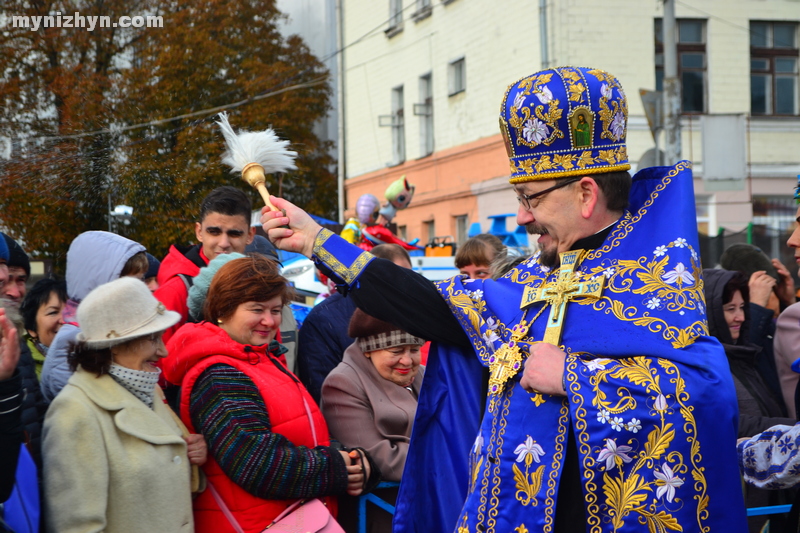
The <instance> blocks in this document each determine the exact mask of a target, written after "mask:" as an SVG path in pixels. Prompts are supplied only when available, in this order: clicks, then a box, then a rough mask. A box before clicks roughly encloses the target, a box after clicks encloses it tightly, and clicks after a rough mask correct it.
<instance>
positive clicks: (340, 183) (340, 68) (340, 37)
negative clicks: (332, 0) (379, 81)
mask: <svg viewBox="0 0 800 533" xmlns="http://www.w3.org/2000/svg"><path fill="white" fill-rule="evenodd" d="M342 1H343V0H336V34H337V35H336V47H337V48H338V54H337V55H336V70H337V74H338V75H337V81H336V89H337V91H336V92H337V95H336V105H337V106H338V107H339V110H338V113H337V114H336V116H337V118H338V121H337V122H338V132H337V135H338V137H339V138H338V139H337V142H336V151H337V157H338V159H339V161H337V165H336V168H337V174H338V175H337V178H336V188H337V193H338V195H339V206H338V207H339V224H344V178H345V176H346V169H345V167H346V165H345V150H344V16H343V6H342Z"/></svg>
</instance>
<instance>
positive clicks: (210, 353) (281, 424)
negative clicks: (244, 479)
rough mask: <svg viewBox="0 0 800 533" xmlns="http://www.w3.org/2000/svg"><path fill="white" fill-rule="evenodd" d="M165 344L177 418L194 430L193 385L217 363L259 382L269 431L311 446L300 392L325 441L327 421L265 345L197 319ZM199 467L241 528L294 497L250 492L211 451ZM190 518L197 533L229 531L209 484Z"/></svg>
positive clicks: (262, 521) (259, 525) (259, 526)
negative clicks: (176, 388)
mask: <svg viewBox="0 0 800 533" xmlns="http://www.w3.org/2000/svg"><path fill="white" fill-rule="evenodd" d="M167 350H168V352H169V355H168V356H167V357H166V358H165V359H164V360H163V365H162V369H163V372H164V376H165V377H166V378H167V379H168V380H169V381H170V382H172V383H176V384H180V385H181V403H180V410H181V419H182V420H183V422H184V424H186V427H187V428H189V431H191V432H193V433H196V431H195V430H194V427H193V426H192V421H191V417H190V415H189V398H190V395H191V392H192V387H193V386H194V383H195V381H196V380H197V378H198V377H199V376H200V374H202V372H203V371H204V370H205V369H206V368H208V367H210V366H211V365H215V364H218V363H222V364H226V365H230V366H232V367H234V368H236V369H238V370H239V371H241V372H243V373H244V374H245V375H247V377H249V378H250V379H251V380H252V381H253V383H254V384H255V385H256V387H258V390H259V392H260V393H261V397H262V398H263V400H264V404H265V405H266V406H267V413H268V414H269V420H270V424H271V425H272V431H273V432H275V433H280V434H281V435H283V436H284V437H286V438H287V439H289V440H290V441H291V442H292V443H293V444H295V445H298V446H308V447H310V448H313V447H314V445H315V442H314V435H313V433H312V428H311V425H310V424H309V420H308V415H307V412H306V408H305V406H304V404H303V398H305V400H306V402H307V405H308V406H309V408H310V410H311V416H312V419H313V421H314V430H315V431H316V437H317V442H316V444H317V445H324V446H328V445H329V444H330V440H329V433H328V426H327V424H326V423H325V419H324V418H323V417H322V414H321V413H320V411H319V408H318V407H317V404H316V403H315V402H314V400H313V398H312V397H311V395H309V394H308V391H306V389H305V387H303V385H302V384H301V383H300V382H299V380H297V378H295V377H294V375H293V374H291V372H289V371H288V370H287V369H286V368H285V367H282V369H281V368H278V366H276V363H275V362H274V361H272V360H270V358H271V357H273V356H271V355H269V354H267V353H266V346H246V345H243V344H239V343H238V342H236V341H234V340H232V339H231V338H230V337H229V336H228V334H227V333H226V332H225V331H224V330H222V329H221V328H219V327H217V326H215V325H213V324H210V323H208V322H202V323H200V324H186V325H185V326H183V327H182V328H181V329H180V330H178V332H177V333H176V334H175V335H174V336H173V337H172V338H171V339H170V341H169V343H168V345H167ZM278 364H281V363H278ZM203 471H204V472H205V474H206V476H207V478H208V481H209V483H212V484H213V485H214V488H215V489H216V490H217V492H218V493H219V494H220V496H221V497H222V499H223V501H224V502H225V504H226V505H227V506H228V509H230V511H231V513H232V514H233V516H234V517H235V518H236V521H237V522H239V525H240V526H241V527H242V529H243V530H244V531H245V533H249V532H260V531H261V530H263V529H264V528H265V527H266V526H267V524H269V523H270V522H271V521H272V520H273V519H274V518H275V517H276V516H277V515H279V514H280V513H281V512H282V511H283V510H284V509H286V507H287V506H289V505H291V504H292V503H294V502H295V501H296V500H265V499H262V498H258V497H256V496H253V495H252V494H250V493H249V492H247V491H246V490H244V489H243V488H241V487H240V486H238V485H237V484H236V483H234V482H233V481H232V480H231V479H230V478H229V477H228V476H227V475H225V473H224V472H223V470H222V469H221V468H220V466H219V464H217V462H216V461H215V460H214V459H213V458H212V457H211V454H210V453H209V457H208V462H206V464H205V465H204V466H203ZM323 501H325V502H326V503H327V504H328V507H329V509H330V510H331V512H332V513H333V514H334V515H335V514H336V513H335V511H336V498H334V497H328V498H323ZM194 520H195V531H196V532H197V533H227V532H233V531H234V528H233V527H232V526H231V525H230V522H229V521H228V519H227V518H226V517H225V515H224V514H223V513H222V511H221V510H220V507H219V505H217V503H216V501H215V500H214V497H213V496H212V495H211V491H210V490H205V491H204V492H203V493H201V494H200V495H199V496H198V497H197V498H195V500H194Z"/></svg>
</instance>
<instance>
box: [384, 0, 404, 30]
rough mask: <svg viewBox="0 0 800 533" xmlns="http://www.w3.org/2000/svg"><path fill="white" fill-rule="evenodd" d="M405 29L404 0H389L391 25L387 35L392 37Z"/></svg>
mask: <svg viewBox="0 0 800 533" xmlns="http://www.w3.org/2000/svg"><path fill="white" fill-rule="evenodd" d="M401 31H403V0H389V27H388V28H387V29H386V32H385V33H386V36H387V37H392V36H393V35H397V34H398V33H400V32H401Z"/></svg>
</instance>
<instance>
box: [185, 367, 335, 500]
mask: <svg viewBox="0 0 800 533" xmlns="http://www.w3.org/2000/svg"><path fill="white" fill-rule="evenodd" d="M189 413H190V415H191V417H192V423H193V424H194V427H195V429H196V430H198V431H199V432H200V433H202V434H203V435H204V436H205V438H206V442H207V444H208V449H209V451H210V453H211V455H212V456H213V457H214V459H215V460H216V461H217V463H218V464H219V466H220V467H221V468H222V470H223V471H224V472H225V473H226V474H227V476H228V477H230V478H231V479H232V480H233V481H234V482H235V483H236V484H237V485H239V486H240V487H242V488H244V489H245V490H246V491H248V492H249V493H250V494H253V495H255V496H258V497H259V498H264V499H288V498H310V497H318V496H327V495H333V494H343V493H344V492H345V491H346V490H347V467H346V466H345V463H344V460H343V459H342V457H341V454H340V453H339V452H338V451H337V450H335V449H333V448H331V447H327V446H317V447H316V448H313V449H311V448H307V447H305V446H295V445H294V444H293V443H292V442H290V441H289V440H288V439H286V437H284V436H283V435H279V434H277V433H273V432H272V431H271V426H270V421H269V415H268V413H267V408H266V405H265V404H264V400H263V399H262V397H261V394H260V393H259V391H258V388H257V387H256V385H255V384H254V383H253V382H252V380H250V378H248V377H247V376H246V375H245V374H244V373H242V372H240V371H238V370H236V369H235V368H233V367H231V366H229V365H225V364H217V365H212V366H210V367H209V368H207V369H206V370H205V371H204V372H203V373H202V374H200V376H199V377H198V379H197V381H196V382H195V384H194V387H193V388H192V393H191V396H190V404H189Z"/></svg>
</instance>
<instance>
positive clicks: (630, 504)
mask: <svg viewBox="0 0 800 533" xmlns="http://www.w3.org/2000/svg"><path fill="white" fill-rule="evenodd" d="M655 361H657V364H658V366H659V367H660V368H657V367H655V366H653V365H654V360H653V359H651V358H648V357H634V358H629V359H621V360H610V359H607V360H604V361H603V363H602V364H597V365H595V366H594V367H593V368H591V369H589V370H591V371H593V372H594V374H593V375H591V376H590V378H589V383H590V385H591V387H592V391H593V393H594V400H593V401H592V403H593V405H594V406H595V407H597V409H598V413H599V414H598V422H601V423H603V419H604V417H605V420H606V421H607V423H609V424H610V423H611V422H610V421H609V420H608V418H607V415H605V414H604V413H608V412H611V413H622V412H624V411H628V410H633V409H636V407H637V401H636V399H635V396H638V397H640V398H641V397H642V396H644V398H645V399H646V402H647V408H648V409H649V410H650V411H651V412H652V413H654V414H655V415H656V417H655V424H654V425H653V426H651V427H649V428H647V430H646V431H647V437H646V440H644V441H642V440H641V439H637V438H635V437H631V438H628V439H627V440H626V439H625V437H624V436H623V435H625V434H623V433H620V435H621V438H620V439H614V438H606V439H605V445H604V446H603V447H602V448H600V449H599V451H598V450H597V449H596V448H595V449H590V448H589V447H588V445H586V446H582V447H581V452H582V453H583V454H584V456H585V461H584V463H585V464H584V466H585V468H586V469H587V471H588V470H589V469H593V468H594V467H595V464H597V467H599V469H600V471H602V472H603V476H602V488H603V494H604V496H605V505H604V507H605V508H606V510H605V514H606V515H607V516H608V517H610V519H611V525H612V527H613V529H614V530H617V529H620V528H622V527H623V526H624V525H625V521H626V519H628V518H629V517H630V516H631V515H632V514H633V515H636V516H637V521H638V523H640V524H642V525H647V527H648V530H649V531H653V532H662V533H663V532H666V531H669V530H672V531H681V530H682V528H681V526H680V525H679V524H678V521H677V519H676V518H675V517H674V516H673V515H672V514H671V512H672V511H670V509H672V508H673V506H672V505H668V504H673V503H674V504H677V505H679V506H680V505H685V504H688V503H689V501H690V500H689V497H688V495H689V494H691V495H692V500H695V501H696V505H697V521H698V526H699V527H700V531H708V529H709V528H708V527H707V526H704V525H703V521H704V520H706V519H707V518H708V513H707V509H706V508H707V505H708V496H707V486H706V479H705V474H704V468H703V467H701V466H699V464H700V462H701V460H702V455H701V453H700V443H699V442H698V441H697V426H696V422H695V418H694V414H693V408H692V407H691V406H689V405H687V402H688V401H689V395H688V394H687V393H686V386H685V382H684V380H683V378H682V377H681V375H680V370H679V369H678V367H677V366H676V365H675V364H674V363H672V362H671V361H667V360H665V359H657V360H655ZM587 366H588V365H587ZM568 369H569V371H570V373H572V372H573V371H574V372H577V371H578V365H577V364H572V363H570V364H569V365H568ZM660 372H663V373H664V374H666V375H667V376H670V378H669V379H668V380H662V379H661V377H662V374H661V373H660ZM625 383H629V384H630V385H626V384H625ZM576 385H577V381H576ZM670 385H672V386H674V389H672V390H669V389H667V388H666V387H669V386H670ZM615 388H616V389H617V397H618V398H620V399H619V400H617V401H615V402H612V401H610V400H608V399H607V395H606V394H605V392H603V391H604V390H613V389H615ZM571 390H572V391H573V392H574V393H575V394H576V396H577V395H578V394H580V387H579V386H575V387H571ZM632 391H635V393H632ZM581 402H582V400H581ZM640 410H641V407H640ZM675 413H677V414H678V415H679V416H680V419H681V420H682V423H681V424H679V425H677V426H676V425H675V423H674V422H673V421H674V417H675ZM584 414H585V411H584ZM616 420H621V419H620V418H617V419H616ZM633 420H634V421H635V420H636V419H635V418H634V419H633ZM670 420H673V421H670ZM584 427H585V426H584ZM627 429H628V431H629V432H631V433H634V434H635V433H638V431H640V430H641V429H642V428H641V425H638V426H635V427H632V426H631V425H628V427H627ZM628 434H630V433H628ZM584 435H585V431H584V430H583V429H581V434H579V436H578V438H579V441H580V442H582V443H584V442H588V441H587V440H584ZM585 437H586V439H588V435H585ZM679 437H684V438H685V439H686V442H688V443H690V452H689V454H688V455H689V456H688V457H686V456H685V455H684V453H685V452H683V453H682V452H681V451H678V449H674V448H675V447H674V446H673V444H674V443H675V442H676V439H678V438H679ZM620 440H621V441H623V442H619V441H620ZM642 442H643V445H642ZM679 448H683V446H682V445H681V446H679ZM592 455H594V457H595V459H594V460H593V458H592ZM595 460H596V463H595ZM592 477H593V476H592ZM689 479H691V480H693V481H694V483H693V485H692V486H691V489H689V488H688V481H689ZM590 482H592V479H591V478H590V479H588V480H587V481H586V483H587V484H588V483H590ZM592 483H593V482H592ZM587 489H588V486H587ZM597 510H599V509H597ZM590 523H591V520H590ZM598 525H599V524H598ZM595 530H599V527H597V528H594V527H593V528H592V531H595Z"/></svg>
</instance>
